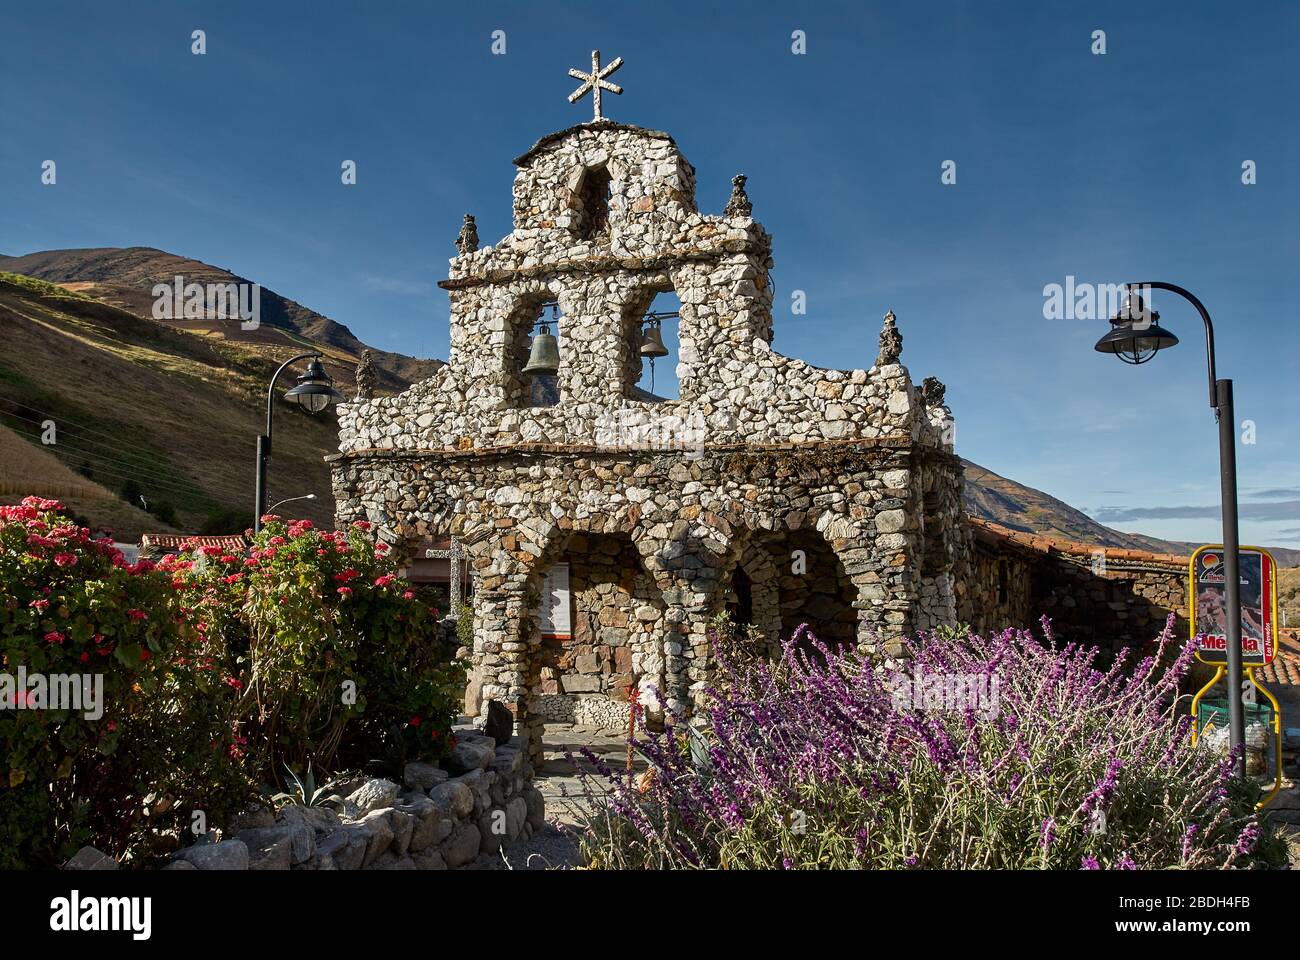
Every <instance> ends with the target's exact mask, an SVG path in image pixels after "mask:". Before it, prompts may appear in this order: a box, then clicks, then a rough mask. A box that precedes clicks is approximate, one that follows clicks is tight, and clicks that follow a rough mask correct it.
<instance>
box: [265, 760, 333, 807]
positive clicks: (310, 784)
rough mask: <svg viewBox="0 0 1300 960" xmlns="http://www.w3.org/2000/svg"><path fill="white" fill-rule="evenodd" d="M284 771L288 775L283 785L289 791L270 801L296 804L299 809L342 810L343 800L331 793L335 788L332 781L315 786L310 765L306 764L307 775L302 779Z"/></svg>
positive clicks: (287, 769)
mask: <svg viewBox="0 0 1300 960" xmlns="http://www.w3.org/2000/svg"><path fill="white" fill-rule="evenodd" d="M284 770H285V773H287V774H288V776H287V777H286V778H285V785H286V786H287V787H288V788H289V789H288V791H287V792H282V793H277V794H275V795H274V796H272V797H271V799H272V801H274V802H275V803H277V804H296V805H298V806H301V807H332V808H334V809H335V810H339V811H341V810H342V809H343V798H342V797H341V796H339V794H337V793H334V792H331V791H332V790H333V788H334V786H335V783H334V781H332V780H330V781H327V782H325V783H322V784H321V785H320V786H317V785H316V774H315V773H313V772H312V768H311V764H307V774H306V776H303V777H299V776H298V775H297V774H296V773H294V772H293V771H292V770H290V769H289V768H288V767H285V768H284Z"/></svg>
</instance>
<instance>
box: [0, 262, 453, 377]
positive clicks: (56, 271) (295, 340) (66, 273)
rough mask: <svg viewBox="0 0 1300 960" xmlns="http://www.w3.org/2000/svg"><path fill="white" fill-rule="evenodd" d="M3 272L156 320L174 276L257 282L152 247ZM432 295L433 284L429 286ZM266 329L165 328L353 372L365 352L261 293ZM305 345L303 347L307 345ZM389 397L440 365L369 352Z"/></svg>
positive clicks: (227, 325)
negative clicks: (160, 298)
mask: <svg viewBox="0 0 1300 960" xmlns="http://www.w3.org/2000/svg"><path fill="white" fill-rule="evenodd" d="M0 270H4V271H8V272H11V273H20V274H23V275H25V276H29V277H36V278H37V279H40V280H48V281H50V282H52V283H58V284H60V285H64V286H68V287H69V289H73V290H78V291H80V292H84V293H88V294H90V295H91V296H94V297H96V298H97V299H100V300H103V301H104V302H106V303H111V304H114V305H116V306H119V307H122V308H123V309H125V310H128V311H129V312H131V313H134V314H136V315H137V316H141V317H145V318H152V316H153V314H152V310H153V303H154V297H153V293H152V290H153V287H154V285H155V284H159V283H165V284H168V285H169V286H170V285H171V284H172V283H173V281H174V280H175V278H176V277H178V276H179V277H182V278H183V282H184V283H198V284H209V283H215V284H226V283H237V284H241V283H252V281H250V280H248V279H246V278H244V277H241V276H238V275H237V274H234V273H231V272H230V271H228V270H225V269H222V268H221V267H214V266H212V265H211V264H207V263H203V262H202V261H199V260H193V259H190V258H188V257H182V256H178V255H176V254H174V253H167V252H166V251H164V250H156V249H154V248H153V247H90V248H84V249H70V250H42V251H39V252H37V253H29V254H26V255H24V256H19V257H0ZM430 290H431V292H432V285H431V286H430ZM260 304H261V317H260V319H261V323H262V326H261V327H260V328H259V329H258V330H256V331H241V330H240V329H239V324H238V323H234V322H223V323H220V324H215V323H213V322H211V321H185V320H178V321H164V322H171V323H173V324H174V325H175V326H179V327H190V328H193V329H196V330H199V331H202V332H219V333H220V334H221V335H222V336H223V337H224V338H225V339H228V340H235V341H240V342H247V343H250V344H267V345H270V346H286V345H288V346H305V347H307V348H308V349H310V348H311V347H312V346H318V347H320V348H323V349H324V350H325V352H326V354H327V355H329V356H333V358H334V359H335V360H336V361H337V362H338V363H339V364H340V365H341V366H349V365H355V363H356V361H357V359H358V358H359V357H360V356H361V351H362V350H364V349H365V348H366V345H365V344H364V343H362V342H361V341H360V340H358V339H357V337H356V336H355V335H354V334H353V333H352V331H351V330H349V329H348V328H347V327H346V326H344V325H343V324H341V323H337V322H336V321H334V320H331V319H330V318H329V317H326V316H322V315H321V314H319V313H317V312H316V311H314V310H309V309H308V308H306V307H304V306H303V305H302V304H300V303H297V302H295V301H293V300H290V299H288V298H286V297H282V296H280V295H279V294H278V293H276V292H275V291H273V290H269V289H267V288H266V287H262V288H261V295H260ZM304 341H306V343H304ZM370 349H371V352H372V354H373V355H374V360H375V365H376V367H377V368H378V370H379V386H380V387H381V388H383V389H384V390H385V391H393V392H396V391H398V390H402V389H405V388H406V387H407V386H408V385H409V384H411V383H412V382H414V381H416V380H421V379H424V378H425V377H428V376H431V375H432V374H433V373H434V371H436V370H437V369H438V367H440V366H442V361H440V360H418V359H416V358H414V357H407V356H404V355H402V354H399V353H389V352H388V351H385V350H378V349H375V348H373V347H371V348H370Z"/></svg>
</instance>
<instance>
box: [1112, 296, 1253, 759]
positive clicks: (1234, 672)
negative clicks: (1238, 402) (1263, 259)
mask: <svg viewBox="0 0 1300 960" xmlns="http://www.w3.org/2000/svg"><path fill="white" fill-rule="evenodd" d="M1125 288H1126V289H1127V291H1128V295H1127V296H1126V297H1125V299H1124V305H1123V307H1122V308H1121V309H1120V311H1119V313H1118V314H1117V315H1116V316H1115V318H1114V319H1112V320H1111V321H1110V322H1111V331H1110V333H1108V334H1106V335H1105V336H1104V337H1102V338H1101V339H1100V340H1098V341H1097V346H1096V349H1097V351H1098V352H1099V353H1113V354H1115V355H1116V356H1117V357H1119V358H1120V359H1121V360H1123V361H1124V362H1125V363H1132V364H1139V363H1146V362H1147V361H1148V360H1150V359H1152V358H1153V357H1154V356H1155V355H1156V354H1157V353H1159V352H1160V351H1161V350H1163V349H1166V348H1167V347H1172V346H1174V345H1175V344H1176V343H1178V338H1177V337H1175V336H1174V335H1173V334H1172V333H1170V332H1169V331H1168V330H1165V329H1164V328H1163V327H1161V326H1159V325H1158V324H1157V323H1156V320H1158V319H1159V318H1160V314H1158V313H1156V312H1155V311H1153V310H1148V309H1147V307H1146V304H1144V303H1143V301H1142V296H1141V294H1140V293H1139V292H1138V291H1140V290H1147V291H1150V290H1168V291H1169V292H1171V293H1176V294H1178V295H1179V296H1180V297H1182V298H1183V299H1184V300H1186V301H1187V302H1188V303H1190V304H1191V305H1192V306H1194V307H1195V308H1196V311H1197V312H1198V313H1199V314H1200V315H1201V319H1202V320H1203V321H1204V322H1205V356H1206V360H1207V363H1208V366H1209V372H1210V406H1211V407H1212V408H1213V409H1214V419H1215V420H1216V421H1217V422H1218V424H1219V488H1220V493H1221V497H1222V509H1223V571H1224V573H1223V579H1224V587H1225V590H1224V593H1225V596H1224V600H1225V602H1226V604H1227V608H1228V611H1227V612H1228V627H1227V634H1228V635H1227V643H1228V734H1229V743H1230V744H1231V746H1232V747H1233V748H1234V749H1236V750H1238V751H1239V753H1240V755H1239V756H1238V758H1237V760H1238V763H1239V764H1240V769H1239V772H1240V774H1241V777H1242V779H1243V780H1244V779H1245V777H1246V720H1245V715H1244V713H1243V708H1242V698H1241V681H1242V676H1241V674H1242V671H1241V599H1240V593H1241V579H1240V576H1241V575H1240V571H1239V567H1240V557H1239V555H1238V548H1239V546H1240V544H1239V540H1238V534H1237V445H1236V441H1237V436H1236V417H1235V415H1234V413H1233V410H1232V381H1231V380H1218V379H1216V378H1215V373H1214V327H1213V326H1211V324H1210V314H1209V312H1208V311H1207V310H1206V309H1205V305H1204V304H1202V303H1201V301H1200V300H1198V299H1196V297H1195V296H1193V295H1192V294H1191V293H1189V292H1188V291H1186V290H1184V289H1183V288H1182V287H1179V286H1175V285H1174V284H1172V283H1159V282H1151V283H1128V284H1125ZM1189 589H1190V587H1189Z"/></svg>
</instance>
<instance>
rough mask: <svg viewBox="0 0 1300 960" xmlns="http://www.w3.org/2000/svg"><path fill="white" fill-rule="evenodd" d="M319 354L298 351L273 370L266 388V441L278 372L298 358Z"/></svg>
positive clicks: (269, 436) (318, 354) (269, 433)
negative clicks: (273, 373) (296, 354)
mask: <svg viewBox="0 0 1300 960" xmlns="http://www.w3.org/2000/svg"><path fill="white" fill-rule="evenodd" d="M319 356H320V352H319V351H313V352H311V353H300V354H298V356H296V357H293V358H292V359H289V360H286V361H284V363H282V364H280V369H278V370H276V371H275V376H273V377H272V378H271V382H270V384H269V385H268V386H267V388H266V439H267V440H268V441H270V439H271V401H273V400H274V399H275V382H276V381H277V380H279V379H280V374H282V373H284V370H285V368H286V367H287V366H289V364H291V363H297V362H298V361H299V360H306V359H307V358H308V357H319Z"/></svg>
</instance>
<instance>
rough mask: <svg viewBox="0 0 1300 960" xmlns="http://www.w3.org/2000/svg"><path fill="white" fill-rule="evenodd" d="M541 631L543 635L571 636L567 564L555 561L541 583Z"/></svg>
mask: <svg viewBox="0 0 1300 960" xmlns="http://www.w3.org/2000/svg"><path fill="white" fill-rule="evenodd" d="M541 621H542V622H541V633H542V636H544V637H553V638H556V639H559V640H568V639H570V638H572V636H573V624H572V619H571V617H570V616H569V565H568V564H567V563H557V564H555V565H554V566H553V567H551V569H550V572H549V573H547V574H546V580H545V581H544V582H543V583H542V616H541Z"/></svg>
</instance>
